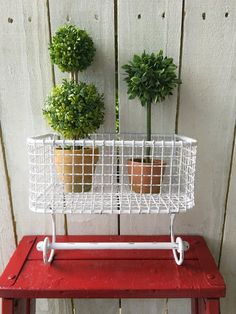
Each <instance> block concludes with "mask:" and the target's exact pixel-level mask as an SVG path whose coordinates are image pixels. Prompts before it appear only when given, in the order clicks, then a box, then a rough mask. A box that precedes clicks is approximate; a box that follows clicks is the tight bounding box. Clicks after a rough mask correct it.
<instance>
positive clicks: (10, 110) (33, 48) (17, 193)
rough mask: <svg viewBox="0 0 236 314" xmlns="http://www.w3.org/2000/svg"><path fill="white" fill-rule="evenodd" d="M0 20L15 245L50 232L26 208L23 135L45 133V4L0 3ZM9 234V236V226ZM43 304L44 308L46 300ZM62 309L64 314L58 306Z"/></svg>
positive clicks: (0, 104)
mask: <svg viewBox="0 0 236 314" xmlns="http://www.w3.org/2000/svg"><path fill="white" fill-rule="evenodd" d="M0 18H1V21H2V23H1V35H0V36H1V41H0V42H1V49H0V74H1V75H0V80H1V82H0V83H1V84H0V85H1V90H0V93H1V94H0V99H1V101H0V114H1V124H2V136H3V142H4V146H5V151H6V159H7V167H8V172H9V178H10V183H11V194H12V205H13V211H14V215H15V219H16V232H17V236H18V239H19V240H20V239H21V237H22V236H23V235H25V234H32V233H33V234H34V233H39V234H40V233H49V232H50V229H51V228H50V227H51V226H50V217H48V216H45V215H36V214H34V213H31V212H29V209H28V158H27V150H26V138H27V137H28V136H32V135H38V134H42V133H44V132H46V131H47V128H46V124H45V123H44V121H43V117H42V112H41V108H42V105H43V102H44V98H45V96H46V94H47V93H48V91H49V88H50V87H51V86H52V79H51V66H50V63H49V58H48V52H47V47H48V42H49V32H48V20H47V7H46V1H30V0H27V1H26V0H25V1H22V0H17V1H6V2H2V3H1V10H0ZM5 223H6V222H4V225H5ZM63 226H64V218H63V217H62V219H61V218H59V219H58V232H59V233H64V227H63ZM9 232H12V228H11V227H10V226H9ZM11 236H13V234H12V235H11ZM43 302H44V304H45V305H46V304H47V301H43ZM53 302H54V301H53ZM55 302H56V301H55ZM59 303H61V302H60V301H59ZM46 306H47V305H46ZM61 309H62V311H63V313H68V312H67V311H66V308H64V307H63V306H62V307H61ZM38 313H40V310H38Z"/></svg>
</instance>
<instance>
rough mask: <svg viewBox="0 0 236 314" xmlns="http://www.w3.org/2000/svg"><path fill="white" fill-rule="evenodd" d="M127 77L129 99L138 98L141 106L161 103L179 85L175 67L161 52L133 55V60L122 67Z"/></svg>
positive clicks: (170, 59)
mask: <svg viewBox="0 0 236 314" xmlns="http://www.w3.org/2000/svg"><path fill="white" fill-rule="evenodd" d="M122 68H123V69H124V70H125V72H126V74H127V76H126V77H125V81H126V82H127V85H128V94H129V99H134V98H135V97H138V98H139V99H140V101H141V104H142V106H145V105H149V104H151V103H153V102H161V101H163V100H164V99H165V98H166V96H168V95H172V90H173V89H174V88H175V87H176V85H177V84H179V83H180V80H179V79H178V78H177V75H176V68H177V66H176V65H175V64H174V63H173V59H172V58H168V57H164V56H163V51H162V50H160V51H159V53H157V54H154V53H152V54H147V53H146V52H145V51H144V52H143V54H142V55H141V56H138V55H134V57H133V60H131V61H130V62H129V63H128V64H125V65H123V67H122Z"/></svg>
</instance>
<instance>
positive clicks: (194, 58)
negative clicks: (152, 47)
mask: <svg viewBox="0 0 236 314" xmlns="http://www.w3.org/2000/svg"><path fill="white" fill-rule="evenodd" d="M185 10H186V17H185V26H184V29H185V32H184V43H183V64H182V80H183V84H182V85H181V94H180V108H179V121H178V125H179V130H178V131H179V133H185V134H188V135H189V136H192V137H194V138H196V139H197V140H198V155H197V171H196V193H195V199H196V206H195V208H194V209H193V210H192V211H190V212H188V213H187V214H185V215H180V217H179V219H178V220H177V223H179V228H178V231H181V232H184V233H189V232H193V231H194V232H195V233H199V234H202V235H204V236H205V237H206V239H207V240H208V244H209V245H210V248H211V249H212V252H213V253H214V255H215V257H217V256H218V254H219V244H220V240H221V233H222V226H223V216H224V208H225V200H226V191H227V184H228V175H229V167H230V159H231V152H232V143H233V133H234V124H235V114H236V107H235V100H236V90H235V73H236V72H235V70H236V62H235V52H236V45H235V43H236V35H235V34H236V3H235V2H234V1H226V2H222V1H213V0H210V1H207V2H206V1H204V0H201V1H197V2H196V1H186V7H185ZM226 12H229V15H228V17H226V16H225V13H226ZM204 13H205V15H204ZM204 16H205V17H204ZM204 18H205V19H204Z"/></svg>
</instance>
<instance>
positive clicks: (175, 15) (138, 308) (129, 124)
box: [118, 0, 182, 314]
mask: <svg viewBox="0 0 236 314" xmlns="http://www.w3.org/2000/svg"><path fill="white" fill-rule="evenodd" d="M181 19H182V1H149V2H148V5H147V1H145V0H141V1H133V0H128V1H127V0H120V1H118V73H119V105H120V131H121V132H133V133H145V132H146V108H143V107H142V106H141V104H140V102H139V100H138V99H134V100H128V95H127V87H126V83H125V82H124V71H123V70H122V69H121V66H122V65H123V64H126V63H127V62H128V61H129V60H130V59H131V58H132V56H133V54H141V53H142V52H143V51H144V50H145V51H146V52H149V53H151V52H158V51H159V50H160V49H163V51H164V54H165V55H168V56H171V57H173V58H174V61H175V63H176V64H177V65H178V62H179V53H180V35H181ZM176 107H177V92H175V93H174V95H173V96H172V97H171V98H169V99H166V101H165V102H164V103H162V104H156V105H155V104H154V105H153V106H152V132H153V133H155V132H156V133H157V132H159V133H174V130H175V118H176ZM168 225H169V217H167V216H166V215H158V216H156V215H122V216H121V219H120V230H121V234H158V233H168V231H169V229H168ZM121 307H122V309H124V313H126V312H127V313H140V314H141V313H163V311H164V309H165V308H166V307H167V304H166V302H165V300H127V299H123V300H122V305H121Z"/></svg>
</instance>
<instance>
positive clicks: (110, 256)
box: [0, 236, 225, 314]
mask: <svg viewBox="0 0 236 314" xmlns="http://www.w3.org/2000/svg"><path fill="white" fill-rule="evenodd" d="M42 239H43V237H42V236H25V237H24V238H23V239H22V240H21V242H20V244H19V246H18V248H17V249H16V251H15V253H14V255H13V256H12V258H11V260H10V261H9V263H8V265H7V267H6V269H5V271H4V273H3V274H2V276H1V278H0V297H3V298H5V299H4V302H3V309H4V308H5V309H7V310H4V312H3V313H4V314H8V313H13V312H11V302H10V301H9V299H15V298H18V299H23V298H28V299H35V298H192V313H196V314H199V313H208V314H210V313H212V314H213V313H214V314H217V313H219V298H221V297H224V296H225V284H224V280H223V278H222V276H221V275H220V273H219V271H218V269H217V267H216V264H215V262H214V259H213V257H212V255H211V254H210V251H209V249H208V248H207V246H206V243H205V241H204V239H203V238H202V237H200V236H183V240H185V241H188V242H189V243H190V250H189V251H188V252H187V253H186V256H185V261H184V264H183V265H182V266H177V265H176V264H175V261H174V259H173V255H172V253H171V251H168V250H167V251H165V250H155V251H154V250H128V251H127V250H116V251H115V250H113V251H112V250H110V251H108V250H93V251H91V250H84V251H58V252H56V255H55V258H54V261H53V263H52V264H51V265H44V264H43V261H42V253H41V252H37V251H36V243H37V242H38V241H40V240H42ZM168 240H169V237H168V236H58V237H57V241H58V242H60V241H61V242H80V241H81V242H89V241H91V242H102V241H104V242H108V241H121V242H122V241H127V242H138V241H140V242H145V241H163V242H164V241H168ZM5 300H6V301H5Z"/></svg>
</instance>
